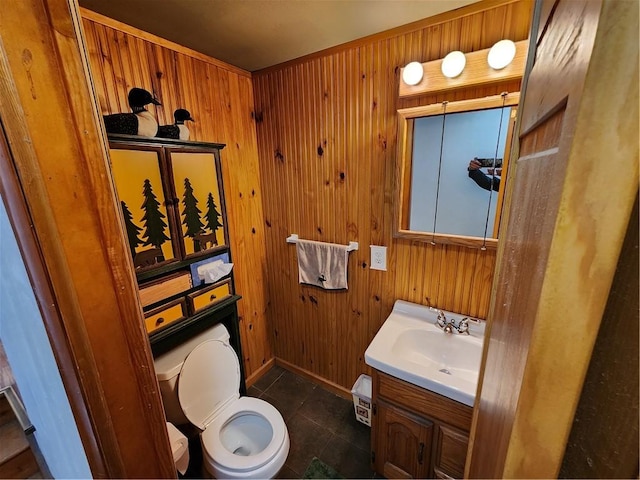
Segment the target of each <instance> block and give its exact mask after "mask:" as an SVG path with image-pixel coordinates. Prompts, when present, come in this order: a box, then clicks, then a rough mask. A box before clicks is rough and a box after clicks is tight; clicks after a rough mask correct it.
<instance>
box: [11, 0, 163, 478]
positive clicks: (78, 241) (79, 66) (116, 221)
mask: <svg viewBox="0 0 640 480" xmlns="http://www.w3.org/2000/svg"><path fill="white" fill-rule="evenodd" d="M75 12H76V4H75V3H74V2H73V1H71V2H69V1H66V0H42V1H41V0H30V1H25V2H12V3H11V4H7V5H4V6H3V15H2V20H1V21H0V38H1V45H0V69H1V70H2V75H0V78H1V79H2V82H0V87H1V89H2V95H0V98H2V101H1V102H0V115H2V120H3V126H4V128H5V131H6V135H7V139H8V143H9V147H10V149H11V155H12V162H13V168H12V169H11V170H10V171H9V172H8V173H9V175H14V176H15V177H16V179H17V181H18V182H19V184H20V186H21V189H22V191H23V192H24V195H25V198H24V199H17V198H15V197H14V199H13V200H14V201H16V202H17V203H20V202H21V201H23V202H24V205H26V206H27V208H28V211H29V214H30V215H31V220H32V222H33V223H32V225H30V226H29V227H28V229H27V230H26V231H24V232H20V235H19V236H22V235H28V233H27V232H29V231H30V230H31V228H33V229H34V232H35V233H36V235H37V237H38V245H37V246H36V247H35V248H36V251H38V250H39V254H40V255H41V258H42V261H43V264H42V265H41V267H42V266H44V267H45V268H46V274H48V275H49V278H48V279H47V278H42V277H40V278H38V280H37V282H42V283H45V282H47V281H48V280H50V282H51V285H50V289H51V290H50V291H49V292H51V293H53V299H54V300H53V302H52V303H51V304H50V307H52V308H53V306H57V308H58V309H59V313H60V320H61V323H62V326H63V329H64V330H63V332H60V331H59V330H57V328H58V327H54V328H52V329H50V328H48V333H49V335H51V336H52V339H53V340H52V345H53V347H54V351H56V355H61V356H62V360H61V361H62V362H63V363H62V365H63V366H69V367H70V368H71V369H72V370H73V372H74V374H67V373H63V374H62V375H63V381H64V380H67V379H68V378H69V377H72V376H74V375H75V377H76V382H79V387H80V389H81V391H80V392H79V393H78V392H74V393H73V394H72V395H71V396H72V400H71V405H72V409H73V410H74V414H75V415H76V418H77V419H78V425H79V429H80V431H81V437H82V439H83V442H84V444H85V446H86V447H87V450H88V457H89V462H90V465H91V468H92V469H94V468H95V469H96V471H95V472H93V473H94V475H96V476H102V477H105V476H108V477H158V478H164V477H169V478H170V477H175V470H174V465H173V463H172V461H171V451H170V447H169V440H168V435H167V432H166V428H165V427H164V423H163V420H164V413H163V410H162V402H161V400H160V395H159V391H158V383H157V379H156V378H155V376H154V375H153V373H152V371H151V369H150V368H149V366H150V365H151V363H152V358H151V351H150V348H149V344H148V342H147V341H146V333H145V332H144V328H143V324H142V312H141V309H140V305H139V303H138V300H137V295H136V293H135V286H134V285H135V283H134V282H135V278H134V275H133V268H132V264H131V261H130V259H129V255H128V252H127V248H126V246H125V244H124V238H123V236H122V233H121V225H120V218H119V216H118V215H116V213H115V212H116V210H115V208H117V207H116V204H115V196H114V193H113V185H112V183H111V182H110V179H109V176H108V175H107V164H106V143H105V142H104V139H103V138H101V137H100V134H99V132H100V131H99V130H98V128H97V125H98V123H97V121H98V119H97V112H96V109H95V104H94V102H93V99H92V96H91V94H90V91H89V85H88V82H87V77H86V64H85V62H86V58H85V57H84V55H83V53H84V50H83V48H82V41H81V40H80V39H79V37H78V35H79V34H80V27H79V24H78V22H77V17H74V13H75ZM89 159H90V161H89ZM3 177H4V173H3ZM105 205H107V206H108V207H107V208H105V207H104V206H105ZM79 206H80V207H81V208H79ZM70 212H73V215H70ZM96 252H98V253H96ZM100 253H102V254H100ZM28 265H29V264H28ZM40 270H42V268H40ZM39 273H40V274H42V273H43V272H42V271H40V272H39ZM30 274H31V275H33V274H34V271H33V270H30ZM95 285H100V288H95ZM41 293H42V292H41V291H40V290H38V289H36V294H37V295H39V297H38V300H39V303H40V305H41V306H42V305H43V302H44V301H47V300H49V297H48V296H47V295H46V293H47V292H45V295H44V296H40V294H41ZM47 308H49V306H47ZM43 316H45V315H43ZM52 316H53V315H52ZM45 318H46V316H45ZM53 320H54V322H55V321H56V319H53ZM47 326H48V327H50V325H47ZM67 341H68V342H69V344H67V345H62V346H61V345H60V344H63V343H65V342H67ZM58 342H59V344H58ZM67 355H70V356H71V358H72V363H71V364H70V365H69V364H67V363H66V360H67V358H68V357H67ZM65 357H66V358H65ZM65 386H66V387H67V389H70V388H75V386H76V383H75V382H73V381H72V382H70V383H65ZM83 407H84V409H85V410H86V412H85V411H82V410H81V409H82V408H83ZM79 410H80V411H79ZM85 414H86V415H87V416H88V420H89V422H90V426H87V425H86V424H85V423H84V421H82V422H80V420H84V418H85V417H84V416H85ZM132 431H135V432H136V435H131V432H132ZM96 444H97V451H96V449H95V447H96Z"/></svg>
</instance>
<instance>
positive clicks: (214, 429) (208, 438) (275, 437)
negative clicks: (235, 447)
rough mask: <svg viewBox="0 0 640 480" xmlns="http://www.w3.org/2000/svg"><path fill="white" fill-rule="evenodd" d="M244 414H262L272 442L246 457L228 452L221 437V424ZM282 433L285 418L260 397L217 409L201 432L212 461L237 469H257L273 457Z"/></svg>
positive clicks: (279, 446) (276, 451)
mask: <svg viewBox="0 0 640 480" xmlns="http://www.w3.org/2000/svg"><path fill="white" fill-rule="evenodd" d="M243 413H246V414H249V415H259V416H262V417H264V418H265V419H266V420H267V421H268V422H269V424H270V425H271V428H272V429H273V434H272V437H271V441H270V442H269V444H268V445H267V447H266V448H265V449H264V450H262V451H261V452H259V453H257V454H255V455H250V456H246V457H245V456H240V455H235V454H234V453H232V452H230V451H229V450H228V449H227V448H226V447H225V446H224V445H223V444H222V440H221V439H220V430H221V429H222V427H223V426H224V425H225V424H226V423H227V422H228V421H230V420H232V419H234V418H237V417H239V416H240V415H242V414H243ZM285 436H286V428H285V423H284V419H283V418H282V415H281V414H280V412H279V411H278V410H277V409H276V408H275V407H274V406H273V405H271V404H270V403H267V402H265V401H264V400H260V399H259V398H252V397H241V398H239V399H237V400H236V401H235V402H233V403H231V404H230V405H228V406H227V407H226V408H225V409H224V411H222V412H220V414H219V415H218V416H217V417H216V418H215V420H214V421H213V422H211V423H210V424H209V425H208V426H207V428H206V429H205V430H204V432H202V446H203V448H204V451H205V453H206V455H207V456H208V457H209V458H210V459H211V461H213V462H214V463H216V464H218V465H220V466H222V467H224V468H227V469H233V470H235V471H237V472H245V471H250V470H255V469H257V468H260V467H261V466H263V465H264V464H266V463H267V462H269V461H270V460H271V459H272V458H273V457H275V456H276V454H277V453H278V452H279V451H280V449H281V448H282V446H283V444H284V443H285ZM212 453H215V455H212Z"/></svg>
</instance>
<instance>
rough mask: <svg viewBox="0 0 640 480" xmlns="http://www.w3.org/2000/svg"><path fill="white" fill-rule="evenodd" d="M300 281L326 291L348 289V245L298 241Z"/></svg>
mask: <svg viewBox="0 0 640 480" xmlns="http://www.w3.org/2000/svg"><path fill="white" fill-rule="evenodd" d="M296 251H297V253H298V280H299V281H300V283H308V284H309V285H315V286H317V287H321V288H324V289H326V290H339V289H343V288H348V287H347V262H348V260H349V252H348V251H347V246H346V245H337V244H335V243H324V242H314V241H311V240H298V243H297V245H296Z"/></svg>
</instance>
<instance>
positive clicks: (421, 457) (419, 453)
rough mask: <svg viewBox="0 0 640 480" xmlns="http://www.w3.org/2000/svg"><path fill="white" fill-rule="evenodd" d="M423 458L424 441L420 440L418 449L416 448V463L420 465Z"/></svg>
mask: <svg viewBox="0 0 640 480" xmlns="http://www.w3.org/2000/svg"><path fill="white" fill-rule="evenodd" d="M423 459H424V443H423V442H420V449H419V450H418V463H419V464H420V465H422V461H423Z"/></svg>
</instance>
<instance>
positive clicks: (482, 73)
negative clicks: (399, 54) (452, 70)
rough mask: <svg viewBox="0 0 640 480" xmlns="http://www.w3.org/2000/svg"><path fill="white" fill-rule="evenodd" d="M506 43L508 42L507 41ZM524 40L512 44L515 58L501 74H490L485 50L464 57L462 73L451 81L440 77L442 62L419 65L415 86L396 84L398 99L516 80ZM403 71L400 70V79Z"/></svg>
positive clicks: (525, 45)
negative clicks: (514, 45)
mask: <svg viewBox="0 0 640 480" xmlns="http://www.w3.org/2000/svg"><path fill="white" fill-rule="evenodd" d="M507 40H509V39H507ZM528 47H529V41H528V40H521V41H519V42H517V43H516V54H515V57H514V58H513V61H512V62H511V63H510V64H509V65H507V66H506V67H505V68H503V69H501V70H494V69H493V68H491V67H490V66H489V64H488V63H487V55H488V54H489V50H490V49H489V48H486V49H484V50H477V51H475V52H470V53H466V52H465V59H466V64H465V67H464V70H463V71H462V73H461V74H460V75H458V76H457V77H455V78H447V77H445V76H444V75H443V74H442V60H441V59H438V60H432V61H430V62H426V63H423V64H422V69H423V72H424V74H423V77H422V80H421V81H420V82H419V83H417V84H416V85H407V84H406V83H404V82H403V81H400V88H399V93H398V95H399V97H400V98H410V97H415V96H419V95H425V94H433V93H437V92H443V91H445V90H454V89H456V88H468V87H477V86H480V85H490V84H495V83H502V82H507V81H510V80H520V79H521V78H522V75H523V74H524V64H525V60H526V58H527V49H528ZM403 72H404V67H403V68H402V69H401V70H400V78H402V74H403Z"/></svg>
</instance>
